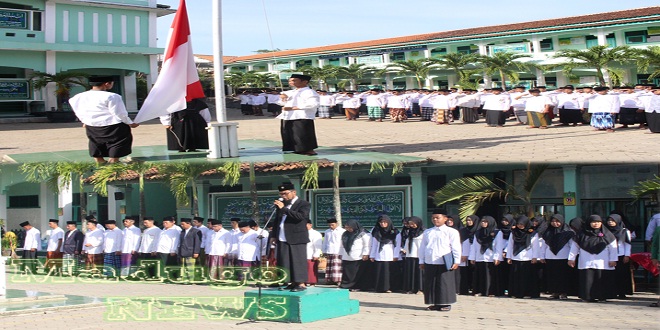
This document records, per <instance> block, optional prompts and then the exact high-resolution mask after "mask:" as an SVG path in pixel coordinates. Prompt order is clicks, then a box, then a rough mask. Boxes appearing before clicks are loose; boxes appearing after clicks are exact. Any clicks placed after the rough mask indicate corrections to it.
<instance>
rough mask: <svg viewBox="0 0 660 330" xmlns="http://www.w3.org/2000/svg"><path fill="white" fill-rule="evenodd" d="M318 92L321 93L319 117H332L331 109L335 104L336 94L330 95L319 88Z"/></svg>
mask: <svg viewBox="0 0 660 330" xmlns="http://www.w3.org/2000/svg"><path fill="white" fill-rule="evenodd" d="M316 92H317V93H318V94H319V118H321V119H330V118H332V114H331V112H330V110H331V109H332V107H334V106H335V95H330V94H328V92H327V91H324V90H317V91H316Z"/></svg>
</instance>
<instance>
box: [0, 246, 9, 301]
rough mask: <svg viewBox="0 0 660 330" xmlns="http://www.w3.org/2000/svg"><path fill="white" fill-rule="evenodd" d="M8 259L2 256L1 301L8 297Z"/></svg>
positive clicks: (0, 263)
mask: <svg viewBox="0 0 660 330" xmlns="http://www.w3.org/2000/svg"><path fill="white" fill-rule="evenodd" d="M7 259H9V258H8V257H3V256H0V301H1V300H3V299H5V298H6V297H7V268H6V267H5V265H6V261H7Z"/></svg>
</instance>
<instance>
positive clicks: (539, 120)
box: [516, 89, 552, 129]
mask: <svg viewBox="0 0 660 330" xmlns="http://www.w3.org/2000/svg"><path fill="white" fill-rule="evenodd" d="M516 99H525V103H524V105H525V111H526V113H527V122H528V123H529V127H530V128H541V129H546V128H548V125H550V120H551V119H550V113H551V112H552V101H551V100H550V98H549V97H547V96H544V95H541V91H540V90H538V89H530V90H529V94H527V93H524V94H519V95H518V96H516Z"/></svg>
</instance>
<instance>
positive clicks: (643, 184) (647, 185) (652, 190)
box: [628, 175, 660, 200]
mask: <svg viewBox="0 0 660 330" xmlns="http://www.w3.org/2000/svg"><path fill="white" fill-rule="evenodd" d="M658 192H660V176H658V175H656V176H655V178H653V179H650V180H646V181H640V182H638V183H637V185H635V186H634V187H632V188H630V190H629V192H628V193H629V194H630V195H631V196H633V197H635V200H639V199H641V198H642V197H644V196H647V195H654V194H658Z"/></svg>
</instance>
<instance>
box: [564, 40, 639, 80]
mask: <svg viewBox="0 0 660 330" xmlns="http://www.w3.org/2000/svg"><path fill="white" fill-rule="evenodd" d="M633 54H634V51H632V50H631V49H630V47H628V46H617V47H614V48H610V47H609V46H594V47H591V48H589V49H586V50H579V49H562V50H559V51H557V52H556V53H555V55H554V57H555V58H563V59H566V62H564V63H562V65H563V71H564V72H565V73H567V74H571V73H572V72H573V70H575V69H577V68H588V69H595V70H596V76H597V77H598V81H599V82H600V84H601V85H602V86H605V85H607V82H606V81H605V75H604V72H608V73H610V74H611V76H614V77H620V74H619V72H617V71H616V70H612V68H611V67H610V66H611V65H612V64H615V63H619V64H622V63H625V62H628V61H629V60H630V59H631V58H633Z"/></svg>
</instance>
